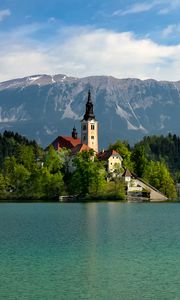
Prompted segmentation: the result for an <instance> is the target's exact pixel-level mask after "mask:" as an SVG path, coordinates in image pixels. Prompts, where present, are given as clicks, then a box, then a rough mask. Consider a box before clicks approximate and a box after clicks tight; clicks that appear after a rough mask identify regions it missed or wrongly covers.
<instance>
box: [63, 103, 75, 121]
mask: <svg viewBox="0 0 180 300" xmlns="http://www.w3.org/2000/svg"><path fill="white" fill-rule="evenodd" d="M71 103H72V101H71V102H70V103H68V104H67V105H66V108H65V110H64V113H63V115H62V117H61V119H62V120H63V119H65V118H69V119H74V120H79V116H78V115H77V114H76V113H75V112H74V111H73V110H72V108H71Z"/></svg>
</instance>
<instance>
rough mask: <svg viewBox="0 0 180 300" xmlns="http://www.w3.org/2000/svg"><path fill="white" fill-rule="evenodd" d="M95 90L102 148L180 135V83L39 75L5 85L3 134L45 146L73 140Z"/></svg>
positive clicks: (0, 118) (0, 96)
mask: <svg viewBox="0 0 180 300" xmlns="http://www.w3.org/2000/svg"><path fill="white" fill-rule="evenodd" d="M89 88H90V89H91V93H92V99H93V102H94V110H95V115H96V119H97V120H98V121H99V140H100V147H106V146H107V145H108V144H109V143H110V142H114V141H115V140H117V139H126V140H129V142H131V143H133V142H135V141H137V140H138V139H140V138H141V137H142V136H144V135H145V134H148V135H151V134H166V133H168V132H172V133H176V134H180V121H179V113H180V81H178V82H165V81H155V80H151V79H150V80H144V81H142V80H139V79H116V78H113V77H108V76H94V77H86V78H73V77H67V76H66V75H55V76H49V75H34V76H31V77H26V78H22V79H15V80H10V81H6V82H2V83H0V129H1V131H4V130H5V129H7V130H14V131H18V132H20V133H22V134H25V135H26V136H27V137H29V138H34V139H36V140H37V141H38V142H39V143H41V144H42V145H43V146H46V145H47V144H48V143H50V142H51V141H52V140H53V139H54V138H55V137H56V136H57V135H63V134H64V135H70V133H71V130H72V127H73V126H74V124H75V125H76V127H77V129H78V131H79V134H80V122H79V121H80V120H81V118H82V116H83V114H84V111H85V103H86V100H87V92H88V89H89Z"/></svg>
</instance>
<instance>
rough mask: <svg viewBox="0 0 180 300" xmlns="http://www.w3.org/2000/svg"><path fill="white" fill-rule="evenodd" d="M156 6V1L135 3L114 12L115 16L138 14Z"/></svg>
mask: <svg viewBox="0 0 180 300" xmlns="http://www.w3.org/2000/svg"><path fill="white" fill-rule="evenodd" d="M154 6H156V3H155V2H151V3H147V2H142V3H135V4H133V5H132V6H130V7H129V8H127V9H125V10H117V11H115V12H114V13H113V15H114V16H126V15H129V14H137V13H142V12H146V11H149V10H151V9H152V8H153V7H154Z"/></svg>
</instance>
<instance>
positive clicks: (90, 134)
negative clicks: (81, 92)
mask: <svg viewBox="0 0 180 300" xmlns="http://www.w3.org/2000/svg"><path fill="white" fill-rule="evenodd" d="M81 143H82V144H86V145H88V146H89V147H90V148H92V149H93V150H94V151H95V152H96V153H98V122H97V121H96V119H95V115H94V112H93V103H92V100H91V92H90V91H89V92H88V100H87V103H86V112H85V114H84V118H83V120H82V121H81Z"/></svg>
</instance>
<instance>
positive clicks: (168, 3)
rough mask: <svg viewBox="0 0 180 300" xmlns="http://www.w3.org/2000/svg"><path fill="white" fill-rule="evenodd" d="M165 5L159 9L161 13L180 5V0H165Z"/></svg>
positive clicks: (166, 12) (167, 12) (168, 11)
mask: <svg viewBox="0 0 180 300" xmlns="http://www.w3.org/2000/svg"><path fill="white" fill-rule="evenodd" d="M164 4H165V7H162V8H161V9H160V11H159V14H160V15H166V14H169V13H170V12H172V11H174V10H176V9H178V8H179V7H180V0H164Z"/></svg>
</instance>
